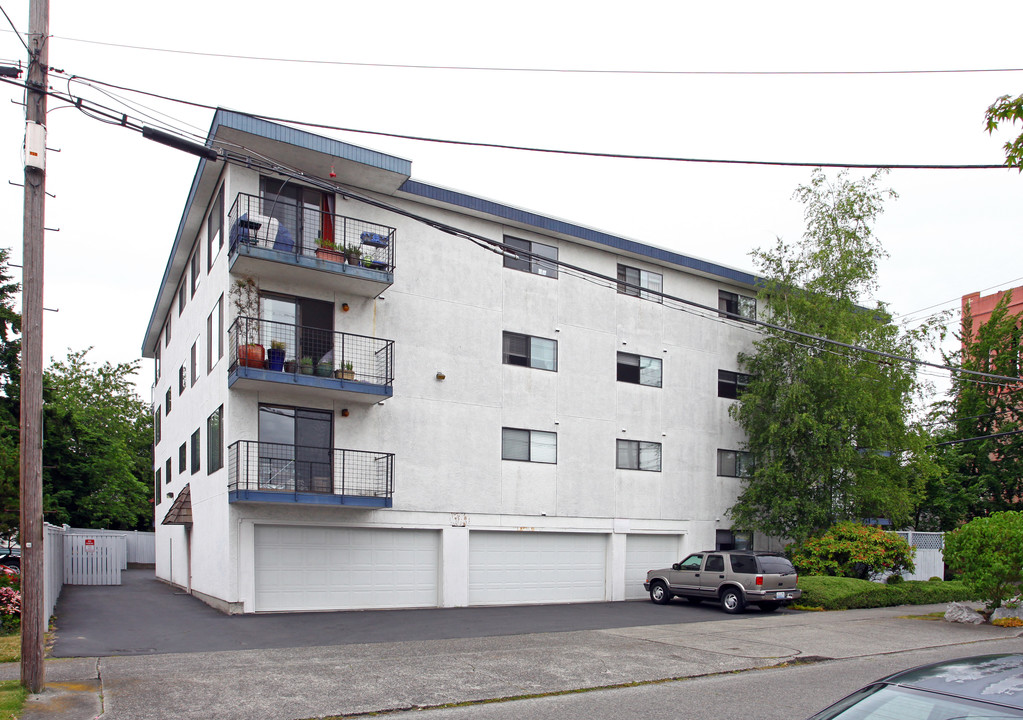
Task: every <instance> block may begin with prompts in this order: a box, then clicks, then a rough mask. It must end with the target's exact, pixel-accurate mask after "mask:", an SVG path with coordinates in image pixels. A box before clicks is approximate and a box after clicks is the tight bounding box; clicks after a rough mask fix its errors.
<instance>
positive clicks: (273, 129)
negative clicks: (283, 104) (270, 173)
mask: <svg viewBox="0 0 1023 720" xmlns="http://www.w3.org/2000/svg"><path fill="white" fill-rule="evenodd" d="M220 127H228V128H231V129H233V130H241V131H242V132H247V133H249V134H250V135H256V136H258V137H262V138H267V139H269V140H276V141H278V142H282V143H287V144H288V145H294V146H296V147H300V148H305V149H307V150H313V151H315V152H319V153H323V154H324V155H330V156H332V157H336V158H340V159H342V160H351V161H352V162H357V163H361V164H362V165H369V166H371V167H376V168H380V169H381V170H387V171H389V172H394V173H399V174H401V175H405V176H406V177H407V176H409V175H411V174H412V161H411V160H405V159H404V158H400V157H396V156H394V155H387V154H385V153H382V152H378V151H376V150H369V149H367V148H364V147H359V146H358V145H349V144H348V143H346V142H341V141H340V140H333V139H331V138H326V137H323V136H322V135H314V134H313V133H310V132H306V131H305V130H297V129H295V128H293V127H288V126H286V125H278V124H277V123H273V122H270V121H269V120H263V119H261V118H257V117H253V116H251V115H245V114H243V113H237V112H232V111H231V110H217V114H216V115H215V116H214V117H213V126H212V127H211V128H210V137H212V136H214V135H215V134H216V132H217V129H218V128H220Z"/></svg>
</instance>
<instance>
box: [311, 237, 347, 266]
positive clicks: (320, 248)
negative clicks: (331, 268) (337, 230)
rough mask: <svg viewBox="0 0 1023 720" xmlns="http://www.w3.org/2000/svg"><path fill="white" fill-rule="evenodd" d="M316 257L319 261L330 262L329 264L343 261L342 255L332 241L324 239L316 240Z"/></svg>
mask: <svg viewBox="0 0 1023 720" xmlns="http://www.w3.org/2000/svg"><path fill="white" fill-rule="evenodd" d="M316 257H317V258H319V259H320V260H330V261H331V262H336V263H343V262H344V261H345V256H344V253H342V252H341V251H340V250H338V248H337V244H335V242H334V241H333V240H327V239H326V238H322V237H318V238H316Z"/></svg>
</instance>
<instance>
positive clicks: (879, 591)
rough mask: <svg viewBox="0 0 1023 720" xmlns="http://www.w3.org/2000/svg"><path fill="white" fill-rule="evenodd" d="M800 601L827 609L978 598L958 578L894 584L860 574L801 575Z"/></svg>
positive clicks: (919, 603)
mask: <svg viewBox="0 0 1023 720" xmlns="http://www.w3.org/2000/svg"><path fill="white" fill-rule="evenodd" d="M799 588H800V589H801V590H802V591H803V597H802V599H801V600H800V601H799V603H800V604H801V605H808V606H816V607H822V608H824V609H825V610H851V609H853V608H874V607H891V606H893V605H932V604H938V603H947V602H954V601H958V602H962V601H964V600H976V599H977V595H976V593H974V592H973V591H972V590H970V589H969V588H968V587H967V586H966V585H964V584H963V583H961V582H957V581H954V580H953V581H950V582H931V581H926V582H925V581H923V580H906V581H905V582H900V583H897V584H895V585H887V584H882V583H876V582H870V581H869V580H859V579H857V578H843V577H828V576H818V575H804V576H800V578H799Z"/></svg>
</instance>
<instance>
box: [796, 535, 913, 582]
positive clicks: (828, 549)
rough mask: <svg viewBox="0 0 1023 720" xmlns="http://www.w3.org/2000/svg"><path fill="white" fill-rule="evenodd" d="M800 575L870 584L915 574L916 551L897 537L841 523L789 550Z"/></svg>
mask: <svg viewBox="0 0 1023 720" xmlns="http://www.w3.org/2000/svg"><path fill="white" fill-rule="evenodd" d="M786 550H787V551H788V555H789V557H790V558H791V559H792V564H793V565H795V566H796V569H797V570H799V573H800V574H801V575H837V576H839V577H851V578H859V579H861V580H869V579H871V578H872V577H875V576H877V575H882V574H885V573H892V574H894V575H900V574H901V573H902V572H903V571H908V572H912V571H913V569H914V565H913V554H914V553H915V550H914V549H913V548H911V547H910V546H909V543H907V542H906V541H905V540H904V539H902V538H901V537H899V536H898V535H896V534H895V533H890V532H885V531H884V530H881V529H879V528H876V527H870V526H868V525H860V524H858V523H855V522H842V523H838V524H837V525H834V526H833V527H831V528H829V529H828V530H826V531H825V532H823V533H821V534H820V535H817V536H816V537H812V538H810V539H808V540H806V541H805V542H804V543H803V544H802V546H799V547H797V546H795V545H789V546H788V548H786Z"/></svg>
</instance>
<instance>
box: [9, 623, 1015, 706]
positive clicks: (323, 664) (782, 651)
mask: <svg viewBox="0 0 1023 720" xmlns="http://www.w3.org/2000/svg"><path fill="white" fill-rule="evenodd" d="M944 607H945V606H944V605H933V606H913V607H906V606H904V607H898V608H879V609H871V610H848V611H844V612H832V613H792V614H779V615H763V614H758V613H755V612H751V613H750V614H749V616H748V617H743V618H741V619H729V620H721V621H710V622H699V623H685V624H672V625H659V626H641V627H626V628H611V629H602V630H585V631H576V632H554V633H539V634H528V635H513V636H501V637H478V638H461V639H446V640H445V639H439V640H419V641H412V642H390V643H363V644H348V645H331V646H326V647H303V648H284V649H282V648H270V649H260V650H237V651H220V652H205V653H189V654H163V655H145V656H140V655H136V656H119V657H104V658H68V659H60V658H58V659H52V660H48V661H47V668H46V669H47V681H48V685H47V690H46V692H44V693H42V694H41V695H40V696H35V697H33V699H32V700H31V701H30V703H29V705H28V706H27V708H26V713H25V714H24V715H23V716H22V718H23V720H38V719H39V718H50V719H54V718H59V719H60V720H78V719H79V718H94V717H96V716H97V715H98V714H99V708H100V707H102V710H103V715H102V717H103V718H104V720H122V719H128V718H131V719H133V720H146V719H148V718H153V719H154V720H155V719H156V718H160V719H161V720H162V719H163V718H168V717H173V718H178V719H186V718H196V719H199V718H202V719H204V720H205V719H208V718H218V720H219V719H225V720H232V719H234V718H237V719H238V720H242V719H243V718H244V719H245V720H249V719H251V718H267V719H280V720H292V719H294V718H312V717H317V716H336V715H345V714H352V713H362V712H371V711H375V710H387V709H408V708H414V707H424V706H435V705H440V704H443V703H454V702H465V701H471V700H481V699H485V698H502V697H513V696H521V695H530V694H537V693H549V692H558V691H567V690H575V689H580V688H591V687H600V686H608V685H616V684H620V683H630V682H642V681H651V680H660V679H665V678H680V677H692V676H696V675H706V674H712V673H720V672H730V671H737V670H744V669H752V668H758V667H765V666H770V665H776V664H779V663H782V662H788V661H794V660H799V659H801V658H802V659H820V658H831V659H839V658H849V657H859V656H864V655H874V654H879V653H892V652H899V651H904V650H911V649H918V648H929V647H942V646H949V645H965V646H966V647H964V649H963V653H962V654H963V655H969V654H974V653H982V652H985V650H984V645H985V641H989V640H990V641H993V640H1006V639H1011V638H1018V637H1020V635H1021V633H1020V630H1019V629H1018V628H999V627H994V626H990V625H980V626H977V625H956V624H951V623H946V622H941V621H927V620H916V619H908V618H906V617H903V616H906V615H923V614H926V613H930V612H936V611H942V610H944ZM975 643H976V644H975ZM1002 644H1004V643H1002ZM18 671H19V668H18V667H17V665H16V664H13V665H8V666H0V678H4V679H6V678H16V677H17V676H18ZM72 681H74V682H77V683H81V685H73V684H72V685H63V686H62V685H60V683H61V682H72ZM88 683H91V685H89V684H88ZM100 693H102V705H101V704H100ZM57 701H59V702H57ZM47 703H49V705H48V706H47Z"/></svg>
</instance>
